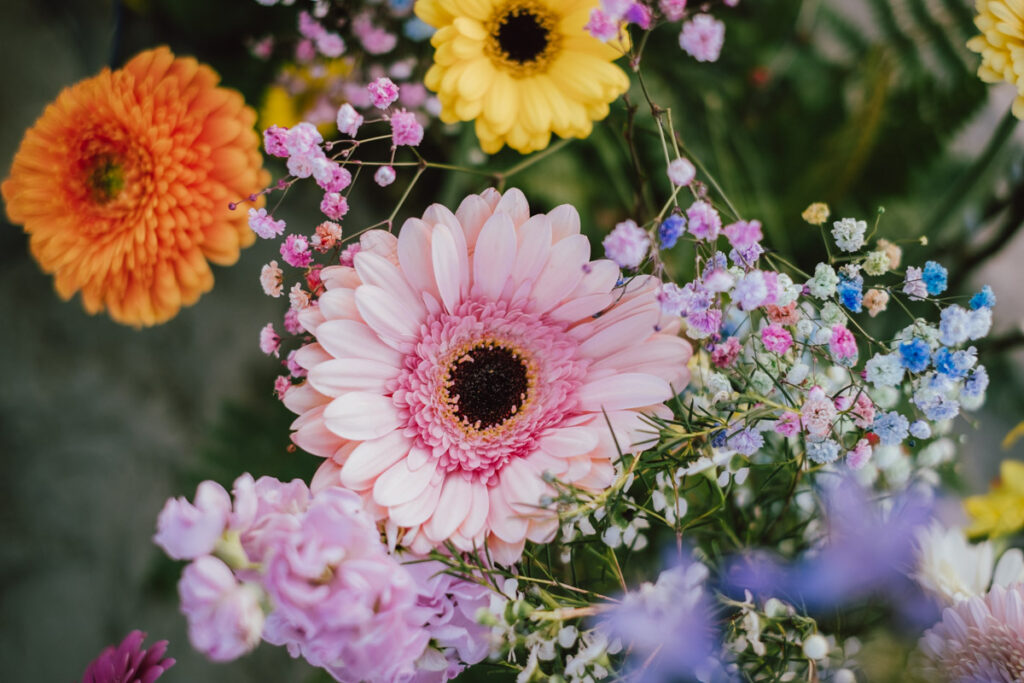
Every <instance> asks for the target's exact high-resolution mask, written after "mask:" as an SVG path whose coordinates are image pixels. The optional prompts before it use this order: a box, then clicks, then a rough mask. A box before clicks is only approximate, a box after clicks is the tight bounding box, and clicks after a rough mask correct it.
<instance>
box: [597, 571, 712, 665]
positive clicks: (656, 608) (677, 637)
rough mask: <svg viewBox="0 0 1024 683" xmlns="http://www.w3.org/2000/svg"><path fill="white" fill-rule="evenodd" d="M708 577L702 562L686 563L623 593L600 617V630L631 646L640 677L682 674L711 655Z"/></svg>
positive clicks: (710, 609)
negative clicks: (639, 668) (621, 597)
mask: <svg viewBox="0 0 1024 683" xmlns="http://www.w3.org/2000/svg"><path fill="white" fill-rule="evenodd" d="M707 578H708V568H707V567H705V566H704V565H703V564H700V563H699V562H684V563H682V564H680V565H678V566H675V567H672V568H670V569H666V570H665V571H663V572H661V574H660V575H659V576H658V580H657V581H656V582H655V583H653V584H652V583H647V582H645V583H643V584H641V586H640V587H639V588H638V589H637V590H635V591H633V592H631V593H628V594H626V595H625V596H624V597H623V599H622V602H621V603H620V604H619V605H617V606H616V607H615V608H614V609H612V610H610V611H609V612H607V613H605V615H604V616H603V617H602V621H601V627H602V630H604V631H606V632H607V633H608V634H609V636H611V637H613V638H621V639H622V641H623V643H624V644H626V645H627V646H629V647H630V648H631V649H630V652H631V655H630V656H631V657H632V664H633V665H634V666H640V665H642V666H644V667H645V668H644V672H643V677H642V678H643V680H645V681H661V680H676V679H678V678H680V677H685V676H686V675H688V674H692V673H693V671H694V669H695V668H696V667H698V666H701V665H702V664H704V663H706V661H707V659H708V657H709V656H711V654H712V652H713V651H714V649H715V647H716V637H715V627H714V614H713V610H712V605H711V599H710V597H709V595H708V591H707V589H706V588H705V583H706V582H707ZM652 655H656V656H654V657H653V658H652Z"/></svg>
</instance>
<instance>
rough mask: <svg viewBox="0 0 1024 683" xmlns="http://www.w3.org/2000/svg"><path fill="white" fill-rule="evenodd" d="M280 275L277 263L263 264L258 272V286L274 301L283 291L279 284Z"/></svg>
mask: <svg viewBox="0 0 1024 683" xmlns="http://www.w3.org/2000/svg"><path fill="white" fill-rule="evenodd" d="M282 275H283V273H282V272H281V269H280V268H278V267H277V261H271V262H270V263H267V264H264V266H263V269H262V270H261V271H260V285H261V286H262V287H263V293H264V294H266V295H267V296H272V297H274V298H275V299H276V298H277V297H279V296H281V292H282V291H283V289H284V287H283V286H282V283H281V277H282Z"/></svg>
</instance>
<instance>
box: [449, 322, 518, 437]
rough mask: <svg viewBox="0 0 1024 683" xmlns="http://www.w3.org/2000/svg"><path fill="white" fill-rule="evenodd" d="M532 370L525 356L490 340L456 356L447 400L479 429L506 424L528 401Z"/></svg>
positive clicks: (459, 416)
mask: <svg viewBox="0 0 1024 683" xmlns="http://www.w3.org/2000/svg"><path fill="white" fill-rule="evenodd" d="M529 375H530V373H529V371H528V368H527V364H526V362H525V360H524V359H523V357H522V356H520V355H519V354H518V353H517V352H515V351H514V350H512V349H509V348H506V347H504V346H499V345H496V344H493V343H491V342H487V343H484V344H482V345H479V346H476V347H474V348H471V349H469V350H468V351H466V352H465V353H463V354H461V355H458V356H456V357H455V358H454V359H453V361H452V363H451V365H450V366H449V368H448V376H447V378H446V382H445V385H446V387H447V391H448V401H447V403H448V404H449V405H450V406H451V407H452V412H453V414H454V417H455V418H456V419H458V420H460V421H461V422H462V423H463V424H465V425H467V426H472V427H473V428H474V429H476V430H484V429H488V428H490V427H494V426H497V425H501V424H503V423H504V422H505V421H506V420H508V419H509V418H511V417H512V416H513V415H515V414H516V412H518V411H519V409H520V408H521V407H522V406H523V403H525V402H526V399H527V397H528V395H529V391H530V376H529Z"/></svg>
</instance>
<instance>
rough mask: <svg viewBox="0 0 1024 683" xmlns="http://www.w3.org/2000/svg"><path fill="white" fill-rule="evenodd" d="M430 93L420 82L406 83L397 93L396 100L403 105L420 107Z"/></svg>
mask: <svg viewBox="0 0 1024 683" xmlns="http://www.w3.org/2000/svg"><path fill="white" fill-rule="evenodd" d="M429 96H430V94H429V93H428V91H427V88H426V86H424V85H423V84H422V83H406V84H405V85H403V86H402V92H401V93H399V96H398V102H399V103H400V104H401V105H402V106H404V107H411V108H413V109H415V108H416V107H422V106H423V104H424V103H425V102H426V101H427V98H428V97H429Z"/></svg>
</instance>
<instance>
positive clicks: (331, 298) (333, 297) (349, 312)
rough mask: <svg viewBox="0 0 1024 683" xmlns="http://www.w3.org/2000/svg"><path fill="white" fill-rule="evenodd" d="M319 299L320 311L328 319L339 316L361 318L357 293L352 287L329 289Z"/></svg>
mask: <svg viewBox="0 0 1024 683" xmlns="http://www.w3.org/2000/svg"><path fill="white" fill-rule="evenodd" d="M319 301H320V306H319V308H320V312H321V313H323V315H324V318H325V319H327V320H333V319H338V318H347V319H349V320H360V318H359V310H358V309H357V308H356V293H355V292H354V291H353V290H351V289H348V288H346V289H331V290H328V291H326V292H324V293H323V294H321V295H320V300H319ZM321 324H322V323H321Z"/></svg>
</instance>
